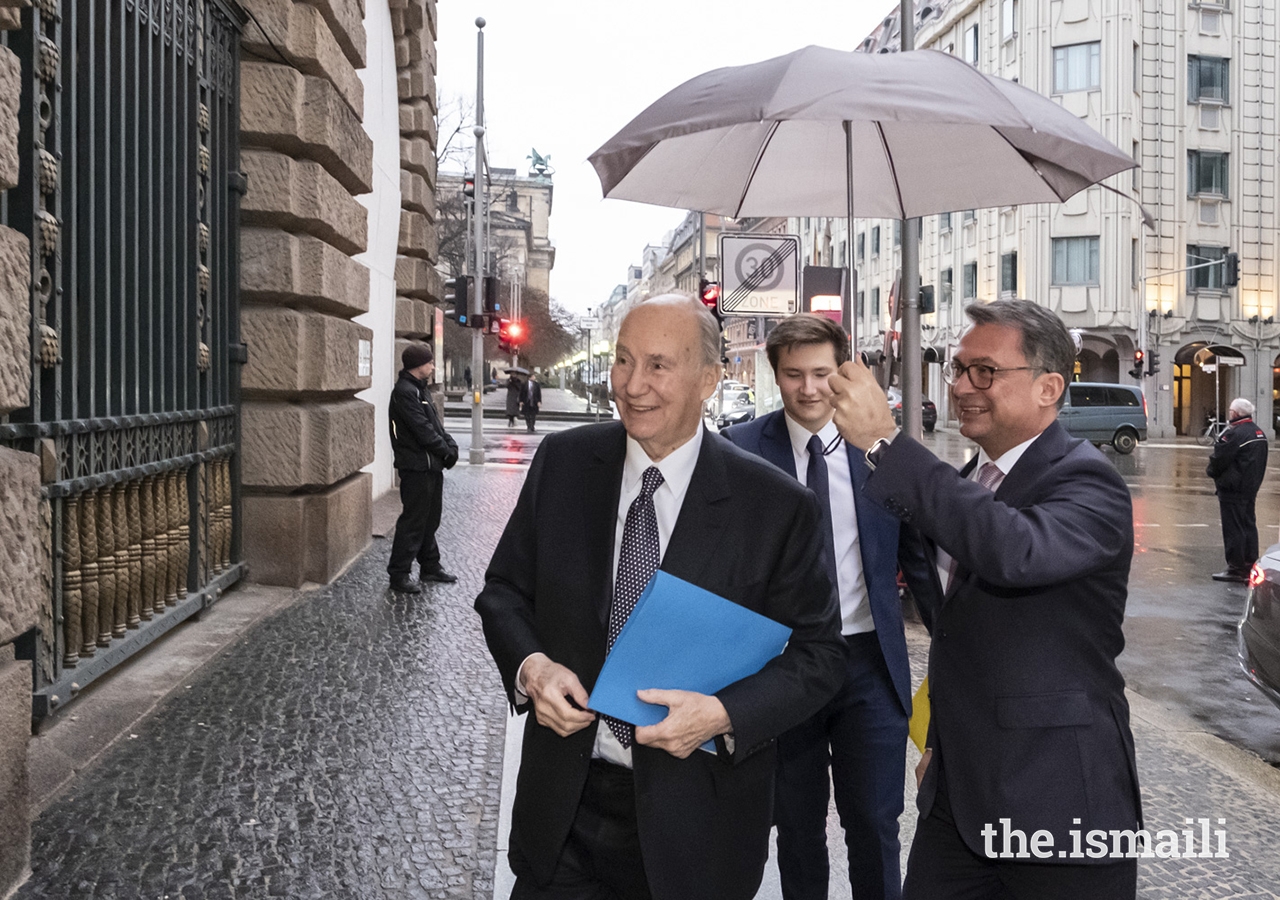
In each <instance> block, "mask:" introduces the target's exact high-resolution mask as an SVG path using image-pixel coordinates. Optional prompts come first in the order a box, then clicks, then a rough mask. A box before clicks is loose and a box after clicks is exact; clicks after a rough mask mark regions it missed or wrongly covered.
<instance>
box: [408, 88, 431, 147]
mask: <svg viewBox="0 0 1280 900" xmlns="http://www.w3.org/2000/svg"><path fill="white" fill-rule="evenodd" d="M400 136H401V137H421V138H426V139H427V142H428V143H429V144H431V149H432V150H434V149H435V148H436V115H435V112H434V111H432V108H431V104H430V103H428V102H427V101H425V100H407V101H405V102H403V103H401V104H400Z"/></svg>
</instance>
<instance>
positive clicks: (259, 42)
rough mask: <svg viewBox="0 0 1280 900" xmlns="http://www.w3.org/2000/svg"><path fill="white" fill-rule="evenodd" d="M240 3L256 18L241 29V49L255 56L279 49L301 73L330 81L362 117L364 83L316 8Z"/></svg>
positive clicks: (281, 0)
mask: <svg viewBox="0 0 1280 900" xmlns="http://www.w3.org/2000/svg"><path fill="white" fill-rule="evenodd" d="M244 6H245V8H246V9H248V10H249V11H251V12H252V13H253V15H254V18H255V19H256V21H255V23H254V24H253V25H252V26H250V27H248V28H246V29H245V32H244V38H243V40H242V46H244V47H245V49H247V50H249V51H250V52H252V53H253V54H254V55H256V56H261V57H264V58H266V59H278V58H279V57H277V56H276V51H275V47H278V48H280V49H281V50H282V51H283V52H284V54H285V56H287V57H288V58H289V60H290V61H291V62H293V63H294V64H295V65H296V66H297V67H298V68H299V69H301V70H302V71H303V72H306V73H307V74H308V75H316V76H318V77H320V78H327V79H329V81H331V82H333V86H334V87H336V88H337V89H338V93H339V94H341V95H342V99H344V100H346V101H347V105H348V106H350V107H351V109H352V110H353V111H354V112H355V114H356V115H357V116H358V117H360V118H361V119H363V118H364V85H363V84H362V83H361V81H360V78H359V76H358V75H356V70H355V67H354V66H353V65H352V64H351V61H350V60H349V59H347V56H346V54H345V53H344V52H343V51H342V48H341V47H340V46H338V42H337V40H336V39H335V38H334V36H333V32H332V31H331V30H330V29H329V23H327V22H326V21H325V20H324V17H323V16H321V15H320V10H318V9H316V8H315V7H314V6H310V5H308V4H306V3H294V2H293V0H246V2H245V4H244ZM264 32H265V34H264ZM268 38H270V40H268ZM273 44H274V45H275V47H273V46H272V45H273Z"/></svg>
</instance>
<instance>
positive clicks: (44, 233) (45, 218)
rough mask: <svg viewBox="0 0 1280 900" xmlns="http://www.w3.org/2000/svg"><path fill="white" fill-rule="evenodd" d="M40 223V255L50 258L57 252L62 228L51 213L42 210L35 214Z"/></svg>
mask: <svg viewBox="0 0 1280 900" xmlns="http://www.w3.org/2000/svg"><path fill="white" fill-rule="evenodd" d="M36 219H37V220H38V221H39V223H40V255H41V256H52V255H53V254H55V253H57V252H58V240H59V238H60V237H61V235H62V226H60V225H59V224H58V220H57V219H56V218H55V217H54V215H53V213H51V212H49V211H48V210H47V209H42V210H40V211H38V212H37V213H36Z"/></svg>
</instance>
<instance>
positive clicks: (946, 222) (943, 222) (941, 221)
mask: <svg viewBox="0 0 1280 900" xmlns="http://www.w3.org/2000/svg"><path fill="white" fill-rule="evenodd" d="M950 230H951V213H949V212H945V213H942V214H941V215H939V216H938V232H939V233H946V232H948V231H950Z"/></svg>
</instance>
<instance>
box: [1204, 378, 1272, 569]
mask: <svg viewBox="0 0 1280 900" xmlns="http://www.w3.org/2000/svg"><path fill="white" fill-rule="evenodd" d="M1253 413H1254V409H1253V404H1252V403H1250V402H1249V401H1248V400H1246V399H1244V398H1243V397H1237V398H1236V399H1234V400H1232V401H1231V406H1230V408H1229V409H1228V411H1227V422H1228V425H1227V430H1226V431H1224V432H1222V436H1221V437H1219V438H1218V441H1217V443H1215V444H1214V445H1213V455H1212V456H1210V457H1209V467H1208V468H1207V469H1206V470H1205V474H1207V475H1208V476H1209V477H1210V478H1212V479H1213V484H1214V490H1215V493H1217V495H1218V511H1219V512H1220V513H1221V514H1222V545H1223V548H1224V549H1225V550H1226V557H1227V568H1226V569H1225V570H1224V571H1222V572H1218V573H1217V574H1216V575H1214V576H1213V580H1214V581H1235V582H1240V583H1241V584H1243V583H1245V582H1247V581H1248V580H1249V570H1250V569H1252V568H1253V564H1254V561H1255V560H1257V558H1258V520H1257V516H1256V514H1255V510H1254V501H1256V500H1257V499H1258V488H1260V487H1262V477H1263V476H1264V475H1266V474H1267V435H1266V433H1265V432H1263V430H1262V429H1261V428H1259V427H1258V425H1257V423H1255V422H1254V421H1253Z"/></svg>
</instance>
